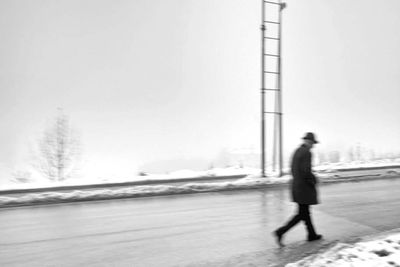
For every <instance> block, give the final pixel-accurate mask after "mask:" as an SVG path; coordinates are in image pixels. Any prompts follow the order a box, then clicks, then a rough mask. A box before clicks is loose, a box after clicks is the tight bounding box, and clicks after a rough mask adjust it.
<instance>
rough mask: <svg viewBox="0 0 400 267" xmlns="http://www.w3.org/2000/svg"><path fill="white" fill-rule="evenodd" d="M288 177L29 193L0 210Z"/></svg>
mask: <svg viewBox="0 0 400 267" xmlns="http://www.w3.org/2000/svg"><path fill="white" fill-rule="evenodd" d="M290 178H291V177H290V176H289V175H287V176H284V177H279V178H278V177H269V178H260V177H258V176H247V177H246V178H243V179H238V180H236V181H233V182H214V183H187V184H183V185H145V186H130V187H124V188H115V189H113V188H110V189H94V190H93V189H92V190H74V191H71V192H41V193H29V194H25V195H22V196H0V207H1V206H10V205H23V204H39V203H53V202H69V201H87V200H101V199H115V198H127V197H143V196H154V195H169V194H188V193H196V192H212V191H221V190H233V189H251V188H258V187H260V186H266V185H276V184H283V183H287V182H288V181H289V179H290Z"/></svg>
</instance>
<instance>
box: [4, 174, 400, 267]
mask: <svg viewBox="0 0 400 267" xmlns="http://www.w3.org/2000/svg"><path fill="white" fill-rule="evenodd" d="M320 193H321V201H322V204H321V205H318V206H315V207H314V208H313V215H314V223H315V226H316V228H317V231H318V232H320V233H322V234H324V236H325V239H324V240H323V241H317V242H313V243H308V242H305V241H304V239H305V236H306V235H305V232H304V226H303V225H299V226H297V227H296V228H295V229H293V230H292V231H291V232H289V233H288V234H287V235H286V236H285V241H284V242H285V243H286V244H287V246H286V247H285V248H283V249H279V248H277V246H276V244H275V242H274V240H273V238H272V236H271V231H272V230H274V229H275V228H276V227H278V226H279V225H280V224H282V223H283V222H284V221H286V220H287V219H288V218H289V217H290V216H291V215H292V213H293V211H294V209H295V206H294V204H292V203H291V202H290V201H289V200H288V199H289V197H288V190H287V189H286V188H274V189H271V188H269V189H262V190H248V191H231V192H222V193H204V194H194V195H180V196H163V197H152V198H137V199H124V200H113V201H98V202H86V203H73V204H59V205H48V206H34V207H21V208H7V209H1V210H0V237H1V238H0V266H282V265H284V264H285V263H287V262H291V261H295V260H298V259H300V258H302V257H304V256H306V255H309V254H312V253H315V252H317V251H318V250H320V249H322V248H326V247H329V246H331V245H333V244H335V242H346V241H354V240H357V238H358V237H360V236H364V235H370V234H376V233H379V232H381V231H388V230H392V229H395V228H399V227H400V220H399V218H400V179H393V180H382V181H377V180H375V181H368V182H366V181H364V182H351V183H341V184H330V185H323V186H321V188H320Z"/></svg>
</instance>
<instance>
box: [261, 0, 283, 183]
mask: <svg viewBox="0 0 400 267" xmlns="http://www.w3.org/2000/svg"><path fill="white" fill-rule="evenodd" d="M261 6H262V7H261V175H262V177H266V162H265V161H266V120H265V117H266V116H265V115H266V114H272V115H273V116H274V129H273V133H274V136H273V139H274V140H273V142H274V145H273V148H272V153H273V155H272V159H273V168H274V169H275V166H276V162H275V161H276V160H277V159H278V174H279V176H282V168H283V152H282V62H281V50H282V10H283V9H284V8H285V7H286V4H285V3H282V2H281V0H279V1H277V2H271V1H265V0H261ZM267 6H275V7H276V6H277V7H278V11H277V12H278V21H272V20H267V19H266V7H267ZM266 25H268V27H269V26H273V27H278V29H277V36H270V35H267V34H266V31H267V30H268V29H267V26H266ZM267 40H269V41H271V42H275V43H276V44H277V51H276V52H273V51H272V52H271V51H266V45H265V44H266V41H267ZM266 58H270V59H271V58H275V62H276V64H275V69H274V70H267V69H266ZM266 76H274V77H275V79H274V80H275V86H269V87H270V88H267V86H266ZM267 91H272V92H273V93H275V107H274V111H266V107H265V98H266V92H267ZM276 145H278V152H277V149H276Z"/></svg>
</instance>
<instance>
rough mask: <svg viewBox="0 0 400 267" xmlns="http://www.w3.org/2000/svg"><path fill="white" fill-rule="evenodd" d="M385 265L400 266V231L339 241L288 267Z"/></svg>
mask: <svg viewBox="0 0 400 267" xmlns="http://www.w3.org/2000/svg"><path fill="white" fill-rule="evenodd" d="M306 266H307V267H359V266H360V267H369V266H370V267H372V266H374V267H383V266H388V267H389V266H390V267H393V266H400V233H397V234H392V235H389V236H387V237H385V238H381V239H376V240H372V241H366V242H359V243H356V244H353V245H351V244H343V243H339V244H337V245H336V246H334V247H333V248H331V249H329V250H327V251H326V252H324V253H321V254H318V255H313V256H309V257H307V258H304V259H302V260H300V261H298V262H295V263H289V264H287V265H286V267H306Z"/></svg>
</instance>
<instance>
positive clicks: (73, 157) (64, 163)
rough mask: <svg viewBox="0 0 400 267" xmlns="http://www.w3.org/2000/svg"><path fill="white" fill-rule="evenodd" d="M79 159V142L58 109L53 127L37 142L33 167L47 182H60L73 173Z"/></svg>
mask: <svg viewBox="0 0 400 267" xmlns="http://www.w3.org/2000/svg"><path fill="white" fill-rule="evenodd" d="M79 158H80V143H79V140H78V138H77V136H76V134H75V133H74V131H73V129H72V128H71V126H70V123H69V119H68V117H67V116H66V115H65V114H64V113H63V112H62V110H60V109H59V110H58V115H57V117H56V119H55V121H54V123H53V125H51V127H49V128H48V129H46V130H45V132H44V133H43V136H42V138H41V139H40V140H39V143H38V157H37V163H36V164H35V167H36V169H37V170H38V171H39V172H41V173H42V174H43V175H44V176H45V177H46V178H48V179H49V180H51V181H62V180H65V179H67V178H69V177H70V175H71V174H72V173H73V171H74V170H75V168H76V167H77V163H78V161H79Z"/></svg>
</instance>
